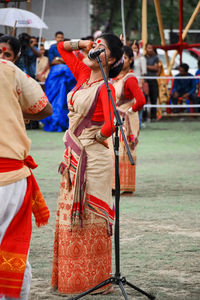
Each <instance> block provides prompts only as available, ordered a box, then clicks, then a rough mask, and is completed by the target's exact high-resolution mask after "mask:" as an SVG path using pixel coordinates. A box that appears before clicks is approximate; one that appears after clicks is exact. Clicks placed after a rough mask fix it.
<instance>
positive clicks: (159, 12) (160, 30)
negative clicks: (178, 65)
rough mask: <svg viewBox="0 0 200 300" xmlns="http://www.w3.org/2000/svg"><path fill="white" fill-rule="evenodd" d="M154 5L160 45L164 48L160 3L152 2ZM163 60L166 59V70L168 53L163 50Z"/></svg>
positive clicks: (157, 1) (157, 0)
mask: <svg viewBox="0 0 200 300" xmlns="http://www.w3.org/2000/svg"><path fill="white" fill-rule="evenodd" d="M154 5H155V10H156V15H157V21H158V27H159V32H160V39H161V45H163V46H165V45H166V41H165V36H164V30H163V22H162V16H161V10H160V1H159V0H154ZM165 59H166V63H167V68H168V67H169V57H168V53H167V51H166V50H165Z"/></svg>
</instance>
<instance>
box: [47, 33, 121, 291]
mask: <svg viewBox="0 0 200 300" xmlns="http://www.w3.org/2000/svg"><path fill="white" fill-rule="evenodd" d="M91 47H93V50H99V49H104V52H102V53H101V54H100V59H101V61H102V66H103V69H104V71H105V74H106V75H107V76H108V77H110V78H112V77H116V76H117V75H118V74H119V72H120V71H121V68H122V65H123V44H122V42H121V41H120V39H119V38H118V37H117V36H115V35H113V34H103V35H101V37H99V38H98V39H97V40H96V41H95V42H92V41H89V40H88V41H87V40H80V41H79V42H77V41H73V40H72V41H66V42H61V43H59V44H58V51H59V53H60V54H61V56H62V58H63V59H64V61H65V63H66V64H67V65H68V67H69V68H70V70H71V71H72V73H73V75H74V77H75V78H76V80H77V84H76V86H75V88H74V89H73V91H71V92H70V93H69V94H68V108H69V115H68V117H69V129H68V130H67V131H66V133H65V135H64V138H63V141H64V144H65V147H66V150H65V152H64V158H63V162H62V163H61V165H60V168H59V170H60V173H61V174H62V177H61V184H60V191H59V199H58V207H57V214H56V225H55V241H54V253H53V271H52V283H51V284H52V287H53V288H54V289H56V290H57V291H58V292H59V293H62V294H67V295H69V294H79V293H81V292H83V291H86V290H88V289H90V288H92V287H94V286H96V285H97V284H99V283H101V282H102V281H104V280H106V279H108V278H109V277H110V273H111V264H112V262H111V257H112V253H111V251H112V245H111V233H112V230H111V229H112V223H113V221H114V210H113V201H112V152H111V149H109V148H108V143H107V141H106V140H107V139H108V137H109V136H111V134H112V132H114V123H113V120H114V112H113V107H112V104H111V101H110V99H109V97H108V93H107V89H106V85H105V83H104V81H103V77H102V74H101V70H100V67H99V64H98V62H97V61H96V59H88V61H87V63H86V64H85V63H83V62H82V61H80V60H79V59H78V58H77V57H76V56H75V55H74V54H73V51H75V50H78V49H88V50H90V49H91ZM109 87H110V90H111V93H112V96H113V99H115V92H114V88H113V86H112V85H111V84H109ZM111 291H112V286H106V287H102V288H101V289H100V290H98V291H97V292H98V293H109V292H111Z"/></svg>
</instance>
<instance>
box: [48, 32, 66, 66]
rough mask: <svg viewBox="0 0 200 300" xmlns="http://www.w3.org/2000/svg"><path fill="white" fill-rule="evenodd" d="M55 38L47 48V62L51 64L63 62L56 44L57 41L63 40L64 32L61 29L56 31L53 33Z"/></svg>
mask: <svg viewBox="0 0 200 300" xmlns="http://www.w3.org/2000/svg"><path fill="white" fill-rule="evenodd" d="M55 40H56V44H53V45H51V47H50V48H49V52H48V56H49V63H50V65H51V66H54V65H58V64H63V63H64V62H63V59H62V58H61V56H60V54H59V53H58V50H57V44H58V43H59V42H62V41H64V33H63V32H62V31H57V32H56V33H55Z"/></svg>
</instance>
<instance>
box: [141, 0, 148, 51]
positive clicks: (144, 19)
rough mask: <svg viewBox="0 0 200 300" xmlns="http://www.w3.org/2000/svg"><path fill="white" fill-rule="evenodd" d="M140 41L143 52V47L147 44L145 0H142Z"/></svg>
mask: <svg viewBox="0 0 200 300" xmlns="http://www.w3.org/2000/svg"><path fill="white" fill-rule="evenodd" d="M142 43H143V54H145V52H146V51H145V47H146V44H147V0H142Z"/></svg>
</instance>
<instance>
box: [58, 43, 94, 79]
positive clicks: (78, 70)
mask: <svg viewBox="0 0 200 300" xmlns="http://www.w3.org/2000/svg"><path fill="white" fill-rule="evenodd" d="M91 46H92V44H91V41H86V40H80V41H79V49H85V48H87V47H91ZM57 48H58V52H59V53H60V55H61V57H62V58H63V60H64V62H65V63H66V65H67V66H68V67H69V69H70V70H71V72H72V74H73V75H74V77H75V79H76V81H77V82H78V81H80V80H81V79H82V78H88V77H89V75H90V72H91V70H90V68H89V67H88V66H86V65H85V64H84V63H83V62H82V61H80V60H79V59H78V58H77V57H76V56H75V55H74V53H73V50H74V49H73V48H72V46H71V42H70V41H65V42H60V43H58V47H57ZM80 78H81V79H80Z"/></svg>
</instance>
